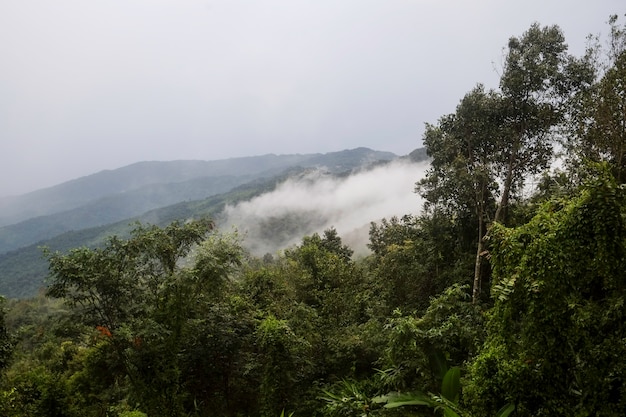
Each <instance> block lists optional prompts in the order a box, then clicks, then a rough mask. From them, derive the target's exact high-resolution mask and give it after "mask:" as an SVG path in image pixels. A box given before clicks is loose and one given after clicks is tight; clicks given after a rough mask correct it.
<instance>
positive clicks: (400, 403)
mask: <svg viewBox="0 0 626 417" xmlns="http://www.w3.org/2000/svg"><path fill="white" fill-rule="evenodd" d="M373 402H375V403H378V404H381V403H385V402H386V403H387V404H385V406H384V407H385V408H397V407H404V406H407V405H425V406H428V407H436V406H437V403H436V402H435V401H433V400H432V398H430V397H429V396H428V395H426V394H424V393H422V392H416V393H409V394H397V393H396V394H388V395H383V396H380V397H376V398H374V399H373Z"/></svg>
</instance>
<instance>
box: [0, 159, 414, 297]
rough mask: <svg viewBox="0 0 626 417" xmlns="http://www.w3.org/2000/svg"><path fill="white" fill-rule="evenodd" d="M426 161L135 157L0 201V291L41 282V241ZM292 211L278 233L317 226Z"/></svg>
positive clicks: (101, 235) (53, 245) (71, 240)
mask: <svg viewBox="0 0 626 417" xmlns="http://www.w3.org/2000/svg"><path fill="white" fill-rule="evenodd" d="M425 159H426V154H425V152H424V150H423V149H417V150H415V151H414V152H412V153H411V154H410V155H407V156H404V157H399V156H397V155H395V154H393V153H390V152H381V151H374V150H371V149H368V148H357V149H351V150H344V151H340V152H332V153H326V154H294V155H274V154H269V155H262V156H253V157H245V158H232V159H224V160H216V161H167V162H155V161H152V162H138V163H135V164H132V165H129V166H126V167H122V168H119V169H116V170H110V171H102V172H99V173H95V174H92V175H89V176H85V177H82V178H78V179H75V180H72V181H68V182H65V183H62V184H59V185H57V186H53V187H50V188H46V189H42V190H38V191H35V192H32V193H28V194H24V195H21V196H15V197H5V198H2V199H0V294H2V295H5V296H7V297H29V296H32V295H34V294H35V293H36V292H37V291H38V290H39V289H40V288H41V287H42V286H43V279H44V278H45V276H46V274H47V262H46V260H45V259H44V257H43V255H42V251H41V247H42V246H45V247H48V248H50V250H53V251H67V250H69V249H71V248H75V247H80V246H91V247H94V246H97V245H99V244H102V243H103V242H104V241H105V240H106V238H107V237H109V236H111V235H122V236H123V235H124V234H126V233H128V232H129V230H130V229H131V228H132V226H131V225H132V224H133V223H136V222H141V223H150V224H156V225H160V226H162V225H166V224H168V223H170V222H172V221H175V220H185V219H188V218H197V217H201V216H208V217H211V218H214V219H220V216H222V217H223V209H224V207H225V206H226V205H233V204H237V203H238V202H241V201H248V200H250V199H252V198H253V197H256V196H259V195H262V194H263V193H268V192H270V191H272V190H274V189H275V188H276V187H277V185H278V184H281V183H283V182H285V181H286V180H288V179H293V178H298V176H300V177H302V176H303V175H305V174H306V173H307V172H311V171H316V172H320V171H321V172H323V173H324V175H326V176H330V177H348V176H350V175H353V174H354V173H355V172H360V171H363V170H368V169H373V168H375V167H376V166H380V165H381V164H389V163H392V162H393V161H398V160H406V161H412V162H419V161H423V160H425ZM301 215H302V213H300V216H301ZM290 216H291V217H290V218H289V220H288V221H287V220H285V218H286V217H285V216H283V217H281V218H278V220H277V218H274V219H273V220H271V221H273V222H275V223H276V224H272V227H271V229H272V230H273V229H276V228H277V227H278V229H280V230H278V232H276V235H280V234H282V235H285V234H286V235H293V234H299V233H301V234H302V235H304V234H306V233H310V232H311V228H314V227H315V224H314V222H313V223H312V222H310V221H308V222H304V221H301V220H302V219H300V220H298V219H299V218H298V215H295V217H294V215H290ZM309 220H310V219H309ZM372 220H375V219H372ZM322 223H323V222H322ZM286 224H287V226H285V225H286ZM320 224H321V223H320ZM302 235H300V236H297V237H301V236H302ZM268 238H269V240H270V241H271V240H272V239H276V238H275V236H274V235H273V236H269V237H268ZM286 241H287V240H283V241H280V240H277V241H276V242H275V244H276V245H280V244H281V242H286Z"/></svg>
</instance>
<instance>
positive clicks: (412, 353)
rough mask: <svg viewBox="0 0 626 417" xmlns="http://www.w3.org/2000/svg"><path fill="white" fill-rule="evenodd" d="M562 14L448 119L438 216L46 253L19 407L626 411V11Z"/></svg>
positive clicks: (196, 235)
mask: <svg viewBox="0 0 626 417" xmlns="http://www.w3.org/2000/svg"><path fill="white" fill-rule="evenodd" d="M608 29H609V30H608V32H609V35H608V36H607V37H606V38H602V39H596V38H593V37H591V38H590V42H589V47H588V50H587V52H586V53H585V54H584V55H583V56H580V57H576V56H572V55H570V54H569V53H568V50H567V45H566V43H565V39H564V37H563V35H562V32H561V30H560V29H559V28H558V27H556V26H550V27H543V26H540V25H538V24H535V25H532V26H531V27H530V28H529V29H528V30H527V31H526V32H525V33H523V34H522V35H521V36H519V37H512V38H511V39H510V40H509V42H508V46H507V48H506V50H505V56H504V64H503V68H502V69H501V79H500V85H499V88H498V89H494V90H488V89H485V88H484V87H483V86H482V85H477V86H476V87H475V88H474V89H472V90H471V91H469V92H468V93H467V94H466V95H465V96H464V97H463V98H462V99H461V100H460V102H459V104H458V106H457V108H456V109H455V111H454V113H451V114H449V115H445V116H442V117H441V118H440V119H439V120H438V121H437V122H436V123H434V124H429V125H427V127H426V132H425V135H424V138H423V142H424V145H425V147H426V150H427V152H428V155H429V157H430V158H431V167H430V169H429V171H428V173H427V175H426V177H425V178H424V179H422V180H420V181H419V182H417V184H416V187H415V191H416V193H418V194H419V195H421V196H422V197H423V198H424V199H425V201H426V204H425V206H424V209H423V210H422V211H421V212H419V213H407V214H406V215H405V216H403V217H399V218H390V219H386V220H383V221H380V222H376V223H372V224H371V228H370V234H369V249H370V250H371V254H369V255H368V256H365V257H355V256H353V250H352V249H351V248H350V247H348V246H347V245H345V244H344V243H343V241H342V239H341V237H340V236H339V235H338V233H337V232H336V230H335V229H332V228H331V229H328V230H326V231H324V232H323V233H320V234H312V235H309V236H305V237H303V238H302V240H301V242H300V243H299V244H298V245H295V246H293V247H290V248H289V249H286V250H284V251H282V252H280V253H279V254H273V255H269V254H268V255H266V256H264V257H262V258H258V257H254V256H252V255H251V254H249V253H247V252H246V250H245V249H244V248H243V246H242V244H241V239H240V238H239V236H238V235H237V234H236V233H235V232H231V233H223V232H220V231H218V230H217V229H216V228H215V224H214V222H213V221H212V220H211V219H206V218H204V219H195V220H188V219H187V220H185V219H181V220H180V221H174V222H172V223H171V224H170V225H168V226H164V227H160V226H156V225H150V224H139V225H137V226H136V228H135V229H134V231H133V232H132V233H131V234H130V235H129V236H123V237H111V238H109V240H108V241H107V242H106V244H104V245H103V246H100V247H97V248H88V247H80V248H75V249H73V250H70V251H68V252H63V253H61V252H54V251H48V252H46V255H45V256H46V257H47V259H48V262H49V270H50V276H49V279H48V281H47V282H48V286H47V289H46V290H45V292H44V293H41V294H40V295H39V296H37V297H34V298H31V299H24V300H15V299H8V300H4V306H3V313H2V325H1V326H0V369H1V373H2V379H1V380H0V415H3V416H7V417H17V416H20V417H21V416H72V417H73V416H81V417H83V416H87V417H88V416H94V417H95V416H103V417H104V416H124V417H131V416H132V417H140V416H263V417H270V416H271V417H278V416H289V415H293V416H295V417H298V416H325V417H352V416H354V417H361V416H374V415H380V416H384V415H388V416H394V415H415V416H422V415H423V416H427V415H444V416H447V417H451V416H500V417H505V416H508V415H517V416H548V415H549V416H553V415H563V416H588V415H595V416H621V415H624V410H626V359H625V358H626V200H625V198H626V186H625V185H624V184H626V26H624V25H623V24H621V22H620V21H619V19H618V17H617V16H612V17H611V18H610V19H609V22H608Z"/></svg>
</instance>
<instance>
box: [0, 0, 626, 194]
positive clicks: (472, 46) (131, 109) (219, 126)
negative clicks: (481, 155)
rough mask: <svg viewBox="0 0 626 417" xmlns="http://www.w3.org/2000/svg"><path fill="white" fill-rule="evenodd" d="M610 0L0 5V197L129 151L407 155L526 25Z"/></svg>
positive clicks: (573, 24) (577, 30)
mask: <svg viewBox="0 0 626 417" xmlns="http://www.w3.org/2000/svg"><path fill="white" fill-rule="evenodd" d="M625 9H626V8H625V7H624V3H623V0H594V1H590V0H567V1H565V0H562V1H555V0H524V1H520V0H516V1H505V0H474V1H469V0H457V1H452V0H332V1H331V0H308V1H305V0H210V1H206V0H106V1H105V0H0V196H4V195H9V194H18V193H24V192H28V191H32V190H34V189H37V188H42V187H46V186H50V185H54V184H57V183H60V182H63V181H66V180H69V179H72V178H76V177H79V176H83V175H87V174H91V173H94V172H97V171H100V170H103V169H114V168H118V167H121V166H124V165H128V164H130V163H133V162H137V161H143V160H175V159H204V160H213V159H222V158H229V157H237V156H250V155H258V154H265V153H277V154H284V153H311V152H331V151H339V150H343V149H349V148H355V147H359V146H366V147H370V148H373V149H377V150H385V151H391V152H394V153H396V154H406V153H408V152H410V151H411V150H413V149H415V148H416V147H419V146H421V136H422V133H423V126H424V123H425V122H431V123H434V122H436V121H437V119H438V118H439V117H440V116H442V115H444V114H447V113H451V112H453V111H454V108H455V106H456V104H457V103H458V101H459V100H460V99H461V97H462V96H463V95H464V94H465V93H466V92H467V91H469V90H470V89H471V88H472V87H473V86H474V85H475V84H476V83H478V82H482V83H484V84H485V85H486V86H488V87H497V83H498V69H499V68H501V63H502V56H503V47H504V46H505V45H506V43H507V40H508V38H509V37H511V36H519V35H521V34H522V33H523V32H524V31H525V30H526V29H528V27H529V26H530V24H531V23H532V22H534V21H537V22H539V23H541V24H542V25H551V24H558V25H559V26H560V27H561V28H562V29H563V31H564V33H565V37H566V40H567V42H568V44H569V45H570V50H571V52H573V53H574V54H576V55H580V53H581V52H582V51H583V49H584V45H585V37H586V35H587V34H589V33H599V32H602V33H606V32H607V25H606V21H607V19H608V16H609V15H610V14H614V13H617V14H621V15H623V13H624V12H625V11H626V10H625Z"/></svg>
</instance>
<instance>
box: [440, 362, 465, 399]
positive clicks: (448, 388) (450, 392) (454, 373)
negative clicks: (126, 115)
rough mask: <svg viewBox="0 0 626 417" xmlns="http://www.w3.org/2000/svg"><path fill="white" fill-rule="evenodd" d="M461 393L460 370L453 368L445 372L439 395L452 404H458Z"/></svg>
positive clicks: (456, 367)
mask: <svg viewBox="0 0 626 417" xmlns="http://www.w3.org/2000/svg"><path fill="white" fill-rule="evenodd" d="M460 392H461V368H459V367H458V366H453V367H452V368H450V369H449V370H448V372H446V374H445V376H444V377H443V382H442V383H441V395H443V397H444V398H445V399H447V400H448V401H451V402H452V403H454V404H457V403H458V402H459V396H460Z"/></svg>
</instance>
